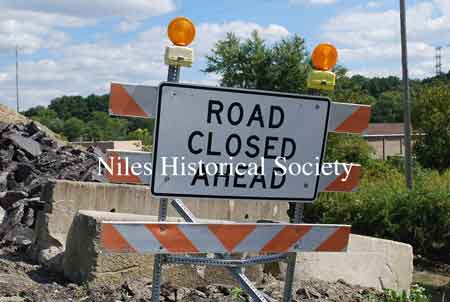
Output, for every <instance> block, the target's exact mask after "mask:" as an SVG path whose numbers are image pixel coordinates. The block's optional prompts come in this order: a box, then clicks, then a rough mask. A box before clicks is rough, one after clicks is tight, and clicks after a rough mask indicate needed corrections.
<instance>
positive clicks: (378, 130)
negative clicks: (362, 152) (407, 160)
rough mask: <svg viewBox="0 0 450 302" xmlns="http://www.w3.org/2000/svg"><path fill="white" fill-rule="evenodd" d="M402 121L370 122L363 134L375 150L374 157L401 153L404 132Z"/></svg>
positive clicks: (379, 157)
mask: <svg viewBox="0 0 450 302" xmlns="http://www.w3.org/2000/svg"><path fill="white" fill-rule="evenodd" d="M403 127H404V126H403V123H372V124H369V128H368V129H367V132H366V133H365V135H364V138H365V139H367V141H368V142H369V145H370V146H372V147H373V149H374V150H375V155H374V156H375V158H377V159H383V160H385V159H387V158H388V157H389V156H394V155H403V153H404V145H403V144H404V139H405V132H404V128H403Z"/></svg>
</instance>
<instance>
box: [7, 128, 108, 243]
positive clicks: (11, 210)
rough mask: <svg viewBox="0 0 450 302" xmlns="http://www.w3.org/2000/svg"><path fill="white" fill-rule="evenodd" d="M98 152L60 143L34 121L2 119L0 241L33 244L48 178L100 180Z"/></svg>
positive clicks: (99, 153)
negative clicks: (23, 121)
mask: <svg viewBox="0 0 450 302" xmlns="http://www.w3.org/2000/svg"><path fill="white" fill-rule="evenodd" d="M99 156H103V155H102V154H101V152H100V151H99V150H97V149H95V150H94V149H88V150H87V151H82V150H79V149H77V148H74V147H73V146H58V144H57V142H56V141H54V140H53V139H51V138H50V137H48V136H47V134H46V133H45V131H43V129H41V127H40V126H39V125H38V124H36V123H34V122H28V123H26V124H13V123H4V122H0V209H1V210H0V216H2V214H3V215H4V218H3V220H0V223H1V224H0V242H1V241H6V242H14V243H17V244H24V245H27V244H31V238H32V229H33V225H34V222H35V213H36V211H37V210H39V209H41V208H42V207H43V204H42V203H41V201H40V193H41V187H42V185H43V184H44V183H46V182H47V181H48V180H49V179H66V180H74V181H101V178H100V177H99V176H97V173H96V167H97V164H98V157H99ZM2 212H3V213H2ZM0 218H1V217H0Z"/></svg>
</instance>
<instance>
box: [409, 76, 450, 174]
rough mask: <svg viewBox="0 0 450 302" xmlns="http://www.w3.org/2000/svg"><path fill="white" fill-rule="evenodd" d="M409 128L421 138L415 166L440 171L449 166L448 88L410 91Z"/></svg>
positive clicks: (416, 148)
mask: <svg viewBox="0 0 450 302" xmlns="http://www.w3.org/2000/svg"><path fill="white" fill-rule="evenodd" d="M413 99H414V102H413V115H412V118H413V126H414V130H415V131H416V132H419V133H420V134H421V135H420V136H418V137H417V138H416V142H415V145H414V151H415V153H416V156H417V160H418V161H419V163H420V164H421V165H422V166H424V167H426V168H432V169H436V170H438V171H444V170H445V169H447V168H449V167H450V86H449V85H448V84H447V85H446V84H435V85H432V86H431V85H426V86H424V87H421V88H419V89H416V90H415V91H414V98H413Z"/></svg>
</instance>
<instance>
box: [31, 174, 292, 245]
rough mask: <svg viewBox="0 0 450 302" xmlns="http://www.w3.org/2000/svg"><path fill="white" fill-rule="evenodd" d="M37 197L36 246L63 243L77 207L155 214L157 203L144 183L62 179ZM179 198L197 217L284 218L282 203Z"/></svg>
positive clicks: (51, 183)
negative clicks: (39, 204)
mask: <svg viewBox="0 0 450 302" xmlns="http://www.w3.org/2000/svg"><path fill="white" fill-rule="evenodd" d="M41 200H44V201H45V202H46V204H45V208H44V210H42V211H40V212H39V213H38V217H37V225H36V230H37V232H36V233H37V238H36V240H35V242H36V244H38V245H39V244H40V243H41V242H46V241H48V240H52V239H55V240H57V241H58V242H59V243H60V244H61V246H64V245H65V241H66V237H67V233H68V231H69V227H70V225H71V223H72V220H73V218H74V216H75V215H76V213H77V211H79V210H94V211H105V212H110V211H114V212H117V213H130V214H139V215H150V216H157V215H158V204H159V203H158V201H157V199H155V198H153V197H152V196H151V193H150V190H149V187H147V186H135V185H122V184H103V183H88V182H73V181H65V180H55V181H51V182H49V183H48V184H47V185H46V186H45V188H44V189H43V192H42V195H41ZM183 201H184V202H185V204H186V205H187V206H188V207H189V209H190V210H191V211H192V212H193V213H194V215H195V216H196V217H197V218H203V219H218V220H232V221H239V222H245V221H256V220H258V219H269V220H276V221H288V216H287V209H288V204H287V203H286V202H277V201H253V200H246V201H238V200H219V199H183ZM168 215H169V216H172V217H176V216H178V214H177V212H176V211H175V209H174V208H173V207H169V212H168ZM49 236H50V237H51V238H50V239H49V238H48V237H49ZM37 249H39V247H37Z"/></svg>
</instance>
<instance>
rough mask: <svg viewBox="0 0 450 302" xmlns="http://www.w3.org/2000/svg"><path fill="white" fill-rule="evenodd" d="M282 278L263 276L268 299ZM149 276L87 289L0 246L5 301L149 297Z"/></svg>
mask: <svg viewBox="0 0 450 302" xmlns="http://www.w3.org/2000/svg"><path fill="white" fill-rule="evenodd" d="M282 288H283V282H282V281H279V280H276V279H275V278H273V277H271V276H269V275H266V276H265V283H264V288H263V290H264V292H265V293H267V294H268V295H270V296H271V297H272V298H273V300H272V301H281V296H282ZM150 291H151V279H145V278H144V279H137V280H131V281H129V282H128V283H124V284H122V285H120V286H117V287H96V288H87V287H85V286H80V285H77V284H73V283H70V282H67V281H66V280H65V279H64V277H63V276H61V275H58V274H51V273H48V272H46V271H45V270H43V269H42V268H41V267H40V266H38V265H34V264H32V263H30V262H29V259H28V258H27V256H26V252H25V251H24V250H21V249H20V248H15V247H6V246H3V247H0V302H6V301H10V302H12V301H33V302H34V301H36V302H37V301H39V302H40V301H43V302H53V301H86V302H90V301H92V302H93V301H102V302H103V301H104V302H109V301H111V302H119V301H123V302H125V301H129V302H133V301H135V302H138V301H139V302H144V301H151V299H150ZM161 294H162V299H161V301H163V302H165V301H171V302H175V301H180V302H210V301H217V302H245V301H248V299H247V297H245V295H241V294H239V290H237V289H233V288H231V287H229V286H226V285H220V284H214V285H210V286H208V287H206V288H196V289H187V288H174V287H172V286H171V285H170V284H165V285H164V286H163V287H162V293H161ZM369 296H372V297H373V296H382V294H380V293H378V292H376V291H375V290H373V289H367V288H362V287H358V286H350V285H349V284H346V283H345V282H343V281H338V282H336V283H328V282H322V281H307V282H303V283H302V284H300V288H298V289H297V290H296V292H295V301H306V302H319V301H331V302H332V301H336V302H359V301H361V302H362V301H371V300H369V298H368V297H369Z"/></svg>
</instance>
